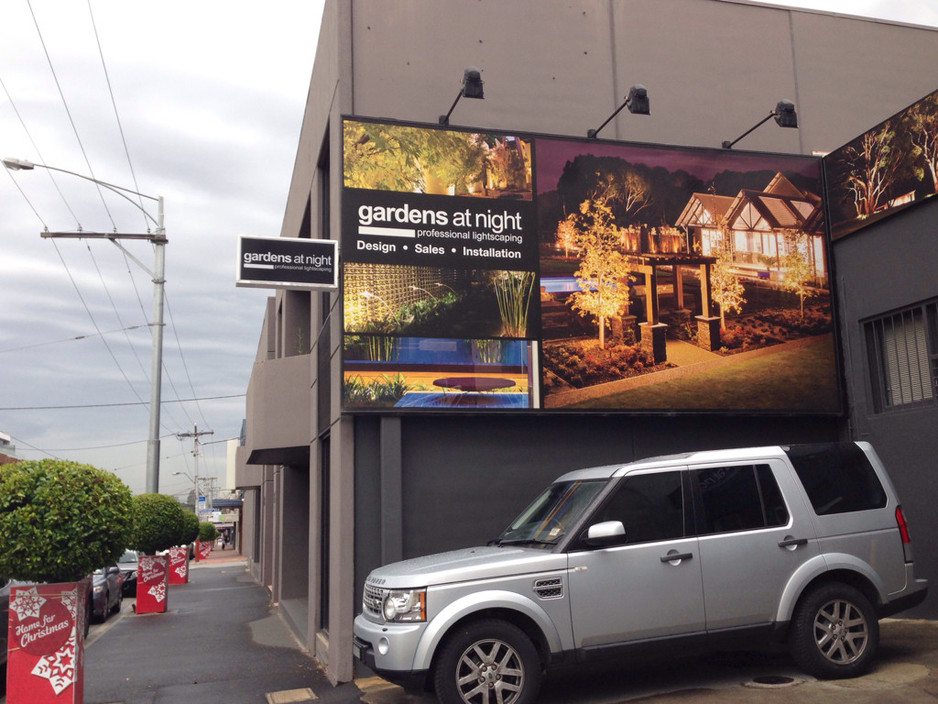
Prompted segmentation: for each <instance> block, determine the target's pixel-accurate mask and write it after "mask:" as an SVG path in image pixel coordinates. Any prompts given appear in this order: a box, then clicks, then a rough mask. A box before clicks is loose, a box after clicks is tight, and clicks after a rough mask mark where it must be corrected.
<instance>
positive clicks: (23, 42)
mask: <svg viewBox="0 0 938 704" xmlns="http://www.w3.org/2000/svg"><path fill="white" fill-rule="evenodd" d="M89 4H90V10H89ZM321 14H322V3H321V2H315V1H311V0H303V1H295V2H294V1H291V2H280V1H279V0H275V1H274V2H270V3H259V2H257V1H256V0H253V1H249V2H247V1H241V0H224V1H220V0H197V2H192V1H191V0H186V1H181V0H163V1H162V2H158V3H143V2H139V1H137V0H91V2H90V3H89V2H88V1H87V0H82V1H80V2H78V1H75V2H61V0H29V1H27V0H3V2H2V3H0V81H2V83H3V89H4V91H3V93H2V95H0V156H2V157H18V158H22V159H27V160H30V161H34V162H41V163H45V164H48V165H50V166H55V167H59V168H63V169H67V170H69V171H74V172H76V173H80V174H83V175H92V174H93V175H94V177H96V178H97V179H99V180H102V181H106V182H109V183H112V184H115V185H118V186H121V187H126V188H130V189H132V190H137V191H140V192H142V193H145V194H147V195H152V196H162V197H163V198H164V200H165V226H166V233H167V237H168V240H169V241H168V244H167V245H166V286H165V291H166V302H167V305H166V309H165V313H164V322H165V323H166V327H165V333H164V352H163V358H164V368H165V369H164V373H163V392H162V398H163V411H162V419H161V421H162V423H161V424H162V428H161V432H160V435H161V437H162V447H161V450H162V451H161V465H162V466H161V470H160V490H161V491H163V492H165V493H175V494H180V495H183V496H184V495H185V493H186V492H187V491H188V489H189V488H190V487H191V482H190V480H189V479H187V478H186V477H185V476H174V475H173V472H177V471H181V472H187V473H188V474H189V475H190V476H191V475H192V474H193V471H194V467H193V457H192V447H193V446H192V440H191V439H187V440H179V439H177V437H176V434H177V433H180V432H193V431H194V429H195V426H196V425H198V429H199V431H205V430H211V431H212V435H204V436H201V438H200V440H201V442H203V443H206V444H205V445H204V446H203V447H202V451H203V454H202V456H201V457H200V461H199V474H200V475H203V476H208V475H215V476H223V474H224V462H225V443H223V442H218V441H222V440H224V439H226V438H231V437H235V436H237V435H238V434H239V432H240V429H241V419H242V418H243V417H244V396H243V394H244V393H245V390H246V387H247V382H248V379H249V377H250V373H251V363H252V361H253V359H254V355H255V352H256V349H257V342H258V339H259V334H260V325H261V321H262V320H263V306H264V302H265V300H266V298H267V296H268V295H270V293H271V292H269V291H266V290H263V289H244V288H236V287H235V285H234V282H235V277H236V261H235V258H236V257H235V247H236V241H237V236H238V235H239V234H250V235H254V236H271V237H273V236H277V235H279V233H280V225H281V222H282V217H283V211H284V206H285V202H286V194H287V188H288V186H289V180H290V176H291V171H292V168H293V162H294V157H295V155H296V146H297V141H298V137H299V129H300V124H301V120H302V117H303V109H304V106H305V102H306V94H307V89H308V86H309V77H310V74H311V71H312V66H313V59H314V56H315V49H316V40H317V38H318V34H319V21H320V17H321ZM92 17H93V23H92ZM37 25H38V30H37ZM95 29H97V34H96V33H95ZM40 34H41V38H40ZM99 45H100V48H99ZM101 54H103V56H104V65H105V66H106V68H107V73H106V74H105V70H104V67H103V66H102V59H101ZM50 63H51V67H50ZM53 71H54V73H53ZM108 82H110V91H109V89H108ZM115 104H116V113H117V115H118V116H119V118H120V123H118V119H117V117H116V116H115ZM24 125H25V127H24ZM121 127H122V128H123V138H122V136H121ZM76 134H77V136H76ZM124 142H126V151H127V152H129V154H130V161H129V162H128V158H127V155H126V153H125V147H124ZM86 159H87V160H86ZM131 168H132V170H131ZM53 173H54V172H53ZM54 179H55V180H54V182H53V180H52V179H50V172H48V171H43V170H40V169H36V170H34V171H19V172H8V171H6V170H5V169H3V170H2V173H0V214H2V216H0V246H2V254H0V431H2V432H5V433H7V434H9V435H11V436H12V437H13V442H14V445H15V446H16V451H17V454H18V455H19V456H21V457H26V458H39V457H46V456H50V455H52V456H56V457H61V458H67V459H75V460H79V461H82V462H90V463H92V464H95V465H97V466H100V467H103V468H106V469H110V470H114V471H115V472H116V473H117V474H118V476H120V477H121V478H122V479H123V480H124V481H125V482H126V483H127V484H128V485H129V486H130V487H131V489H132V490H134V491H135V492H140V491H143V490H144V488H145V482H144V477H145V466H146V439H147V434H148V423H149V393H150V391H149V388H150V387H149V375H150V353H151V337H150V329H149V328H148V327H147V323H148V321H150V320H151V319H152V301H153V284H152V279H151V276H150V272H151V271H152V268H153V259H154V257H153V247H152V245H151V244H149V243H148V242H145V241H143V242H141V241H125V246H126V248H127V249H128V250H129V251H130V253H131V254H133V255H134V256H135V257H136V258H137V259H139V260H140V263H141V264H143V265H145V266H146V268H147V269H148V270H149V271H145V270H144V268H143V267H142V266H140V265H139V264H137V263H136V262H134V261H133V260H131V259H129V258H125V257H124V255H123V253H122V252H121V251H120V250H119V249H118V248H117V247H115V246H114V245H113V244H112V243H111V242H108V241H106V240H93V239H82V240H71V239H48V238H45V239H44V238H42V237H40V231H42V230H43V229H45V228H46V227H48V229H49V230H50V231H52V232H62V231H74V230H76V229H78V228H79V227H80V228H82V229H83V230H84V231H87V232H92V231H97V232H111V231H113V230H114V229H115V228H116V230H117V231H118V232H119V233H128V232H129V233H139V232H145V231H146V230H145V228H146V222H145V220H144V216H143V215H142V213H141V212H140V211H139V210H138V209H136V208H135V207H134V206H133V205H131V204H129V203H127V202H125V201H123V200H122V199H120V198H118V197H114V196H112V195H111V194H109V193H107V192H105V200H106V202H107V210H105V206H104V205H103V204H102V199H101V196H100V195H99V193H98V191H97V190H96V188H95V186H94V185H93V184H91V183H89V182H86V181H83V180H81V179H79V178H77V177H74V176H70V175H66V174H58V173H54ZM20 189H21V190H22V193H21V192H20ZM60 190H61V192H62V194H63V195H64V200H63V198H62V197H61V196H60V195H59V191H60ZM24 194H25V197H24ZM27 199H28V200H27ZM143 207H144V208H146V209H147V210H148V211H149V212H150V213H151V214H152V215H153V216H154V217H155V216H156V208H155V204H154V203H153V201H149V200H144V201H143ZM34 211H35V212H34ZM109 213H110V214H109ZM126 328H134V329H130V330H125V331H124V332H120V331H121V330H122V329H126ZM98 332H100V333H103V334H97V333H98ZM77 336H85V337H84V338H83V339H80V340H75V339H73V338H75V337H77ZM193 398H198V399H201V400H200V401H198V402H178V400H179V399H193ZM86 448H88V449H86Z"/></svg>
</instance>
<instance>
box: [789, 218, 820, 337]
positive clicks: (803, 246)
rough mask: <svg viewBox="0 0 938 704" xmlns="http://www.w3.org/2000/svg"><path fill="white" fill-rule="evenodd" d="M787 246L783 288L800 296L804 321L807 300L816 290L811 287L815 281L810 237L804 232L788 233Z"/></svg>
mask: <svg viewBox="0 0 938 704" xmlns="http://www.w3.org/2000/svg"><path fill="white" fill-rule="evenodd" d="M785 245H786V249H787V250H788V253H787V254H786V255H785V256H784V257H782V267H783V269H784V271H785V277H784V279H783V280H782V288H783V289H785V290H786V291H791V292H792V293H794V294H795V295H796V296H798V300H799V302H800V304H801V317H802V319H804V302H805V299H807V298H811V297H812V296H813V295H814V294H815V291H814V289H813V288H811V287H810V286H809V284H810V283H811V282H812V281H814V267H812V266H811V262H810V261H809V260H808V252H807V248H808V236H807V235H806V234H804V233H803V232H792V233H788V234H786V235H785Z"/></svg>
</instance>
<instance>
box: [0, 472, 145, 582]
mask: <svg viewBox="0 0 938 704" xmlns="http://www.w3.org/2000/svg"><path fill="white" fill-rule="evenodd" d="M130 507H131V494H130V489H129V488H127V486H126V485H125V484H124V483H123V482H122V481H121V480H120V479H118V478H117V477H116V476H114V475H113V474H111V473H110V472H107V471H105V470H103V469H98V468H96V467H92V466H91V465H87V464H80V463H78V462H69V461H65V460H50V459H44V460H25V461H22V462H15V463H13V464H8V465H4V466H3V468H2V469H0V546H3V547H2V549H0V574H2V575H4V576H6V577H10V578H13V579H18V580H23V581H29V582H73V581H77V580H79V579H81V578H83V577H84V576H85V575H87V574H88V573H90V572H92V571H94V570H96V569H97V568H99V567H103V566H104V565H106V564H107V563H109V562H114V561H116V560H117V558H118V557H120V555H121V553H122V552H123V551H124V550H125V549H126V548H127V544H128V539H129V534H130Z"/></svg>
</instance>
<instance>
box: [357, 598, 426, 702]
mask: <svg viewBox="0 0 938 704" xmlns="http://www.w3.org/2000/svg"><path fill="white" fill-rule="evenodd" d="M426 627H427V624H426V623H407V624H402V623H374V622H373V621H369V620H368V619H367V618H365V617H364V616H363V615H361V614H359V615H358V616H357V617H356V618H355V623H354V626H353V628H352V632H353V639H352V652H353V655H354V656H355V659H356V660H358V661H359V662H361V663H362V664H364V665H365V666H366V667H368V668H369V669H371V670H372V671H374V672H375V673H376V674H378V675H381V677H383V678H384V679H386V680H388V681H389V682H393V683H395V684H400V685H401V686H403V687H405V688H406V689H411V688H413V686H415V685H416V686H420V687H422V684H423V681H424V680H425V679H426V673H427V669H428V668H427V667H421V666H417V667H415V663H414V654H415V653H416V652H417V645H418V643H419V642H420V639H421V637H422V636H423V632H424V631H425V630H426Z"/></svg>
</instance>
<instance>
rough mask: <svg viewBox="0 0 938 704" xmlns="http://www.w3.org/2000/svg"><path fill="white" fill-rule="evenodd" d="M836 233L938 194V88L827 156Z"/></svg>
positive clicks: (837, 235)
mask: <svg viewBox="0 0 938 704" xmlns="http://www.w3.org/2000/svg"><path fill="white" fill-rule="evenodd" d="M823 161H824V171H825V173H826V174H827V180H828V192H829V193H830V194H831V197H830V199H829V203H828V210H829V217H830V221H831V237H832V238H833V239H835V240H836V239H838V238H840V237H843V236H844V235H848V234H850V233H851V232H854V231H856V230H858V229H860V228H862V227H865V226H867V225H869V224H871V223H874V222H876V221H878V220H880V219H881V218H883V217H886V216H888V215H891V214H892V213H894V212H895V211H896V210H898V209H900V208H903V207H906V206H909V205H912V204H914V203H917V202H920V201H922V200H925V199H927V198H931V197H932V196H934V195H935V194H936V193H938V91H935V92H934V93H930V94H929V95H926V96H925V97H924V98H922V99H921V100H919V101H917V102H915V103H913V104H912V105H910V106H909V107H907V108H906V109H905V110H902V111H900V112H898V113H897V114H895V115H893V116H892V117H890V118H889V119H888V120H885V121H883V122H881V123H880V124H878V125H877V126H876V127H874V128H873V129H871V130H867V131H866V132H864V133H863V134H861V135H860V136H859V137H857V138H856V139H853V140H851V141H850V142H848V143H847V144H845V145H844V146H842V147H841V148H840V149H836V150H834V151H833V152H831V153H830V154H828V155H827V156H825V157H824V160H823Z"/></svg>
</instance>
